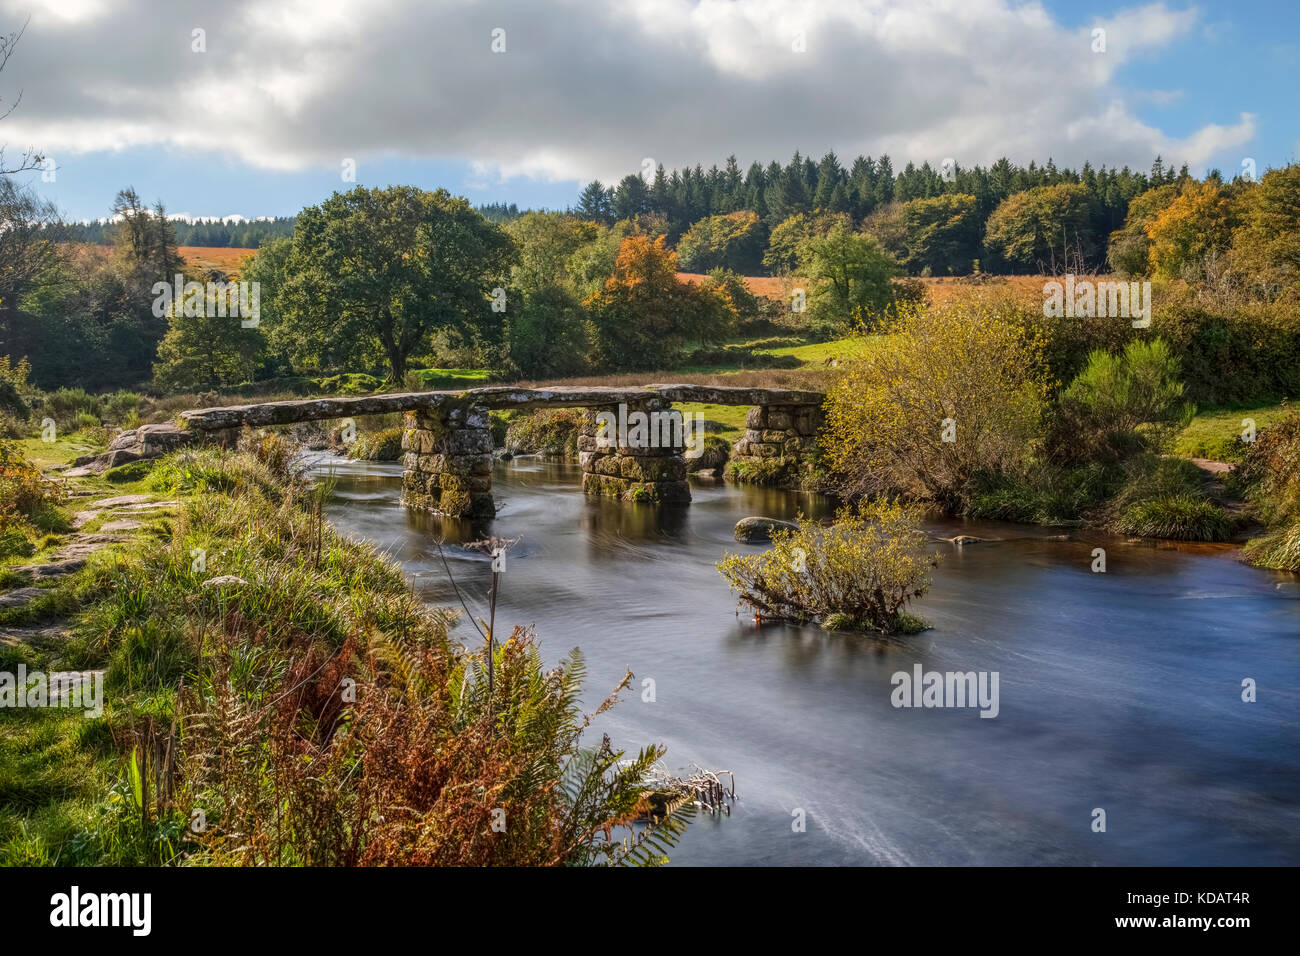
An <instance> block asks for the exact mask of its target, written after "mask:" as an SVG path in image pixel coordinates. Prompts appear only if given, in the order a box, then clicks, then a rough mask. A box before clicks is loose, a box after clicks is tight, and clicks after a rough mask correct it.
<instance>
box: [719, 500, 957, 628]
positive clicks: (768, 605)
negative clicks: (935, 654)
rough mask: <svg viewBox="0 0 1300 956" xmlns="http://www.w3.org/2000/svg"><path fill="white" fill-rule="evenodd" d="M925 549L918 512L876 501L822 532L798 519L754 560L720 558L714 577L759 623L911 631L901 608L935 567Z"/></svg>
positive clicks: (750, 557)
mask: <svg viewBox="0 0 1300 956" xmlns="http://www.w3.org/2000/svg"><path fill="white" fill-rule="evenodd" d="M925 542H926V537H925V535H924V534H923V533H922V532H921V530H920V512H919V511H918V510H916V509H914V508H910V507H909V508H905V507H903V506H902V505H900V504H897V503H894V502H887V501H876V502H870V503H866V504H861V505H859V506H858V507H857V508H845V509H843V510H841V511H840V512H839V514H838V515H837V516H836V519H835V523H834V524H832V525H830V526H829V527H823V526H822V525H820V524H818V523H816V522H813V521H809V520H807V519H803V518H801V519H800V520H799V529H798V530H797V531H777V532H774V533H773V535H772V547H771V548H770V549H768V550H767V551H764V552H763V553H761V554H749V555H740V554H726V555H724V556H723V559H722V561H720V562H719V563H718V571H719V572H721V574H722V576H723V577H725V578H726V579H727V582H728V583H729V584H730V585H731V587H732V589H733V590H735V591H738V592H739V593H740V600H741V601H743V602H744V603H745V604H747V605H749V606H750V607H752V608H754V610H755V611H756V612H757V613H758V614H759V615H760V616H763V617H772V618H776V619H781V620H794V621H817V622H819V623H821V624H823V626H827V627H834V628H837V629H845V628H848V627H853V628H858V629H873V630H879V631H885V632H894V631H899V630H912V629H914V628H915V626H916V619H914V618H912V617H911V616H910V615H906V614H905V612H906V610H907V605H908V602H910V601H911V600H912V599H913V598H917V597H920V596H921V595H922V594H924V593H925V592H926V590H927V589H928V588H929V586H930V578H929V571H928V569H929V568H930V567H932V566H933V565H934V563H935V560H936V558H934V557H927V556H925V555H924V554H923V553H922V550H921V549H922V547H923V545H924V544H925Z"/></svg>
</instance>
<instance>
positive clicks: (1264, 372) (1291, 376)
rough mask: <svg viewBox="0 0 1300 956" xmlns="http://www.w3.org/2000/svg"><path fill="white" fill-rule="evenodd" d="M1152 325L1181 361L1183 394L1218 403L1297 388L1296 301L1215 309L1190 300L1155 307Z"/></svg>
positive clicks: (1299, 312)
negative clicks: (1188, 303)
mask: <svg viewBox="0 0 1300 956" xmlns="http://www.w3.org/2000/svg"><path fill="white" fill-rule="evenodd" d="M1151 328H1152V331H1153V332H1155V333H1156V334H1157V335H1159V336H1160V337H1161V338H1163V339H1165V340H1166V341H1167V342H1169V344H1170V346H1171V348H1172V349H1173V352H1174V355H1175V356H1176V357H1177V358H1178V359H1179V361H1180V363H1181V366H1182V375H1183V381H1184V382H1186V384H1187V397H1188V398H1190V399H1192V400H1193V401H1196V402H1202V403H1207V404H1212V405H1223V404H1229V403H1231V402H1247V401H1251V400H1255V399H1261V398H1268V397H1272V396H1278V395H1297V394H1300V305H1297V304H1296V303H1284V302H1277V303H1270V304H1267V305H1264V304H1247V305H1242V306H1239V307H1237V308H1235V309H1232V310H1230V311H1228V312H1227V313H1226V314H1223V315H1215V314H1213V313H1211V312H1210V311H1208V310H1206V309H1203V308H1198V307H1195V306H1186V305H1172V306H1169V307H1165V308H1157V309H1156V310H1155V313H1154V315H1153V316H1152V321H1151Z"/></svg>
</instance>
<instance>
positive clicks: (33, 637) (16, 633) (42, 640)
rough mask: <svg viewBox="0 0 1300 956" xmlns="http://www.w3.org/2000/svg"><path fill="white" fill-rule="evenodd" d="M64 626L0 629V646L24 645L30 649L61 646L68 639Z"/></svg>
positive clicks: (48, 625)
mask: <svg viewBox="0 0 1300 956" xmlns="http://www.w3.org/2000/svg"><path fill="white" fill-rule="evenodd" d="M68 634H69V631H68V628H67V625H66V624H44V625H37V626H32V627H0V644H5V645H8V646H10V647H13V646H16V645H18V644H26V645H28V646H30V647H38V648H39V647H49V646H53V645H58V644H62V643H63V642H64V641H65V640H67V638H68Z"/></svg>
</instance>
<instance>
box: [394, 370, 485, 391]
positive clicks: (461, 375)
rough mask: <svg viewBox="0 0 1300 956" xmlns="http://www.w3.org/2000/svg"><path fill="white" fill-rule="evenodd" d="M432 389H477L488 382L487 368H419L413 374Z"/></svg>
mask: <svg viewBox="0 0 1300 956" xmlns="http://www.w3.org/2000/svg"><path fill="white" fill-rule="evenodd" d="M411 374H412V375H417V376H419V377H420V379H422V380H423V382H424V384H425V387H427V388H431V389H444V388H446V389H450V388H477V387H478V386H479V385H486V384H487V382H488V370H487V369H485V368H418V369H415V370H414V371H412V372H411Z"/></svg>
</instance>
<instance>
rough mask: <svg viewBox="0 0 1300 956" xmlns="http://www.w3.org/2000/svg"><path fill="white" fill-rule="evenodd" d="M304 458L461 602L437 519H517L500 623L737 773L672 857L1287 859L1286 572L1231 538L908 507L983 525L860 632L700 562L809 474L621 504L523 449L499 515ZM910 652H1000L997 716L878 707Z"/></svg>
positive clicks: (1295, 849)
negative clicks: (670, 503) (784, 487)
mask: <svg viewBox="0 0 1300 956" xmlns="http://www.w3.org/2000/svg"><path fill="white" fill-rule="evenodd" d="M319 467H320V468H321V469H322V470H328V471H332V472H334V473H335V474H336V476H337V487H336V490H335V497H334V500H333V502H332V504H331V505H330V506H329V511H328V516H329V518H330V520H332V521H333V523H334V524H335V526H336V527H338V528H339V529H340V530H341V531H343V532H345V533H351V534H353V535H356V536H359V537H363V538H366V539H369V540H371V541H373V542H374V543H375V544H376V545H378V546H379V547H380V548H381V549H383V550H384V551H386V552H388V553H389V554H390V555H391V556H392V557H393V558H395V559H396V560H398V561H400V562H401V563H402V565H403V566H404V567H405V569H406V571H407V573H408V575H409V576H410V578H411V579H412V581H413V582H414V584H415V586H416V587H417V588H418V589H419V590H420V592H421V593H422V594H423V595H424V596H425V597H427V599H428V600H429V601H432V602H436V603H438V604H443V605H455V603H456V600H455V596H454V593H453V591H452V589H451V587H450V585H449V584H448V582H447V576H446V573H445V571H444V570H443V567H442V564H441V562H440V561H439V559H438V553H437V549H436V548H435V546H434V543H433V537H434V535H435V534H443V535H445V538H446V541H447V543H448V546H447V547H446V553H447V558H448V560H449V562H450V564H451V570H452V573H453V574H454V575H455V577H456V580H457V582H458V584H459V585H460V586H461V589H462V591H463V593H464V596H465V599H466V600H467V602H469V604H470V607H471V609H472V610H474V611H475V613H476V614H482V615H484V616H485V613H486V610H485V609H486V600H485V596H486V592H487V589H488V586H489V584H490V577H491V574H490V565H489V561H490V559H489V558H488V557H487V556H485V555H483V554H480V553H477V552H471V551H466V550H465V549H463V548H461V547H459V546H458V544H457V543H458V542H463V541H468V540H474V539H476V538H479V537H482V536H483V535H484V534H487V533H490V534H493V535H497V536H501V537H520V538H521V540H520V542H519V543H518V544H517V545H516V546H515V547H514V548H513V549H512V550H511V551H510V552H509V554H508V557H507V562H508V563H507V568H506V574H505V575H504V577H503V589H504V590H503V593H502V597H501V600H500V602H499V605H498V610H497V622H498V623H497V630H498V633H507V632H508V629H509V627H510V626H511V625H514V624H531V625H534V626H535V627H536V629H537V633H538V635H539V638H540V641H541V645H542V649H543V652H544V654H545V656H546V657H547V659H548V661H554V660H557V659H558V658H559V657H560V656H562V655H563V654H564V653H566V652H567V651H569V650H570V649H571V648H573V647H575V646H576V647H580V648H581V649H582V651H583V654H584V655H585V657H586V661H587V665H588V675H587V685H586V688H587V690H586V694H585V700H586V703H587V704H588V705H590V706H594V704H595V703H597V702H599V700H601V699H602V698H603V697H604V695H605V693H606V692H607V691H608V690H609V689H611V688H613V687H614V686H615V685H616V684H617V683H618V682H619V681H620V680H621V679H622V677H623V675H624V672H625V669H627V668H630V669H631V670H632V671H633V672H634V674H635V675H636V680H635V681H634V682H633V685H632V687H631V688H630V689H629V691H628V692H625V694H624V695H623V698H622V700H621V702H620V703H619V705H618V706H617V707H616V708H614V709H613V710H612V711H611V712H609V713H608V714H607V715H604V716H602V717H601V718H600V720H599V721H598V722H597V724H596V725H595V727H594V730H595V733H600V732H607V733H609V734H610V735H611V737H612V738H613V740H614V743H615V744H616V745H618V746H620V747H622V748H624V749H627V750H630V751H634V750H635V749H637V748H639V747H641V746H642V745H644V744H647V743H651V742H660V743H663V744H666V745H667V747H668V756H667V758H666V762H667V764H668V766H669V768H670V769H672V770H674V771H683V770H686V769H688V767H689V766H690V765H691V764H698V765H700V766H703V767H707V768H711V769H726V770H732V771H734V772H735V775H736V783H737V794H738V797H739V799H738V801H737V802H736V804H735V807H734V810H733V813H732V815H731V816H730V817H721V818H717V819H713V818H707V817H706V818H703V819H701V820H700V821H699V822H698V823H696V824H695V825H693V826H692V827H691V828H690V831H689V832H688V834H687V836H686V837H685V838H684V840H683V841H682V843H681V844H680V845H679V846H678V847H677V849H676V850H675V852H674V853H673V854H672V860H673V862H674V863H685V864H732V865H738V864H932V865H933V864H984V865H1015V864H1031V865H1032V864H1121V865H1128V864H1132V865H1161V864H1165V865H1184V864H1292V865H1294V864H1297V863H1300V582H1298V581H1297V579H1296V578H1295V577H1293V576H1288V575H1281V574H1271V573H1268V572H1264V571H1260V570H1257V569H1253V568H1250V567H1247V566H1245V565H1243V564H1241V563H1240V562H1239V560H1238V559H1237V557H1236V552H1235V551H1233V550H1232V549H1230V548H1227V547H1218V546H1204V545H1202V546H1186V547H1182V548H1177V549H1174V548H1155V547H1151V546H1150V545H1142V544H1125V543H1124V541H1123V539H1119V538H1113V537H1106V536H1102V535H1092V534H1086V535H1077V536H1076V537H1077V540H1071V541H1058V540H1048V537H1049V535H1051V534H1052V533H1053V532H1051V531H1048V530H1044V529H1041V528H1033V527H1021V526H1017V525H1006V524H1000V523H987V524H977V523H970V522H967V523H962V524H952V523H948V524H936V525H932V526H931V528H930V530H932V531H934V532H936V533H938V534H940V535H944V536H952V535H956V534H959V533H964V534H973V535H978V536H981V537H985V538H997V539H1001V540H998V541H995V542H990V543H985V544H977V545H969V546H967V547H965V548H964V549H961V550H957V549H956V548H954V547H953V546H952V545H950V544H947V543H943V542H938V543H937V544H936V548H937V549H938V550H939V551H940V552H941V553H942V561H941V564H940V566H939V568H938V569H937V570H936V571H935V572H934V583H933V586H932V588H931V590H930V593H929V594H928V595H926V597H925V598H923V599H922V600H921V601H919V602H917V604H916V605H915V607H914V610H915V611H916V612H917V613H919V614H920V615H921V616H922V617H924V618H925V619H926V620H927V621H929V622H930V623H931V624H932V625H933V628H932V629H931V630H928V631H925V632H923V633H921V634H918V635H915V636H911V637H895V638H881V637H878V636H870V635H862V634H846V633H827V632H824V631H821V630H819V629H817V628H814V627H794V626H786V625H777V624H771V623H762V624H759V623H756V622H755V621H754V620H753V618H752V615H749V614H746V613H744V612H743V611H742V612H740V613H737V608H736V601H735V598H734V595H733V594H731V593H730V592H729V590H728V587H727V585H726V583H725V582H724V580H723V579H722V577H721V576H720V575H719V574H718V573H717V571H716V570H715V569H714V564H715V563H716V562H717V561H718V559H719V558H720V557H721V556H722V554H723V553H724V552H725V551H728V550H731V551H737V550H741V551H747V550H753V549H754V547H755V546H751V545H742V544H738V543H737V542H736V541H735V539H734V538H733V537H732V528H733V525H734V524H735V522H736V521H737V520H739V519H740V518H742V517H745V516H747V515H766V516H770V517H777V518H792V517H794V516H795V515H796V514H797V513H799V512H801V511H802V512H803V513H804V514H808V515H818V516H821V515H825V514H827V513H828V512H829V507H830V506H829V503H828V502H827V501H825V500H824V499H819V498H817V497H815V496H808V495H798V494H793V493H789V492H778V491H772V490H764V489H757V488H746V487H738V486H733V485H723V484H722V483H719V482H693V489H692V491H693V494H694V501H693V502H692V503H691V504H690V505H688V506H684V507H678V508H672V509H657V508H655V507H653V506H649V505H626V504H620V503H617V502H613V501H606V500H591V499H587V498H585V497H584V496H583V495H582V493H581V491H580V479H581V476H580V472H579V470H578V468H577V466H576V465H571V464H561V463H556V462H549V461H542V460H539V459H535V458H523V459H516V460H515V461H513V462H509V463H501V464H498V465H497V468H496V472H495V475H494V477H493V490H494V492H495V493H496V495H497V498H498V501H499V502H500V504H501V512H500V514H499V515H498V516H497V518H496V519H495V520H493V521H491V522H488V523H483V524H479V525H476V526H473V527H471V526H469V524H468V523H463V522H456V521H451V520H446V521H444V520H442V519H438V518H434V517H432V516H429V515H423V514H419V513H415V512H409V511H407V510H406V509H405V508H403V507H402V506H401V505H399V504H398V495H399V493H400V488H399V481H400V474H401V468H400V466H398V465H388V464H360V463H353V462H344V461H341V460H336V459H326V460H322V461H321V463H320V465H319ZM1098 546H1100V547H1104V548H1105V549H1106V552H1107V571H1106V573H1104V574H1103V573H1093V572H1092V571H1091V565H1092V562H1093V558H1092V549H1093V548H1095V547H1098ZM461 627H462V633H461V637H462V640H464V641H466V643H470V642H471V641H470V638H469V636H467V635H466V632H468V635H470V636H475V637H476V635H474V634H473V632H472V631H468V627H467V626H465V625H462V626H461ZM916 664H920V665H922V667H923V668H924V670H925V671H940V672H948V671H961V672H966V671H976V672H980V671H988V672H997V673H998V675H999V713H998V714H997V716H996V718H994V719H985V718H981V717H980V716H979V711H978V710H977V709H973V708H966V709H958V708H935V709H920V708H918V709H906V708H895V707H894V706H892V704H891V693H892V692H893V690H894V685H893V684H892V683H891V677H892V675H893V674H895V673H896V672H899V671H906V672H908V673H911V672H912V671H913V667H914V665H916ZM645 678H650V679H652V680H653V682H654V685H653V688H654V698H655V699H654V700H653V702H647V701H643V700H642V687H643V685H642V681H643V680H644V679H645ZM1245 678H1252V679H1253V680H1254V681H1255V682H1256V684H1257V687H1258V690H1257V695H1258V700H1257V701H1256V702H1254V703H1246V702H1243V700H1242V681H1243V679H1245ZM597 739H598V738H597ZM1097 808H1100V809H1103V810H1104V811H1105V814H1106V829H1105V832H1104V833H1102V832H1093V820H1094V810H1095V809H1097ZM800 811H801V812H802V816H803V818H804V819H805V820H806V831H805V832H795V830H794V828H793V826H792V824H794V823H795V822H796V821H797V820H798V818H799V812H800Z"/></svg>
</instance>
